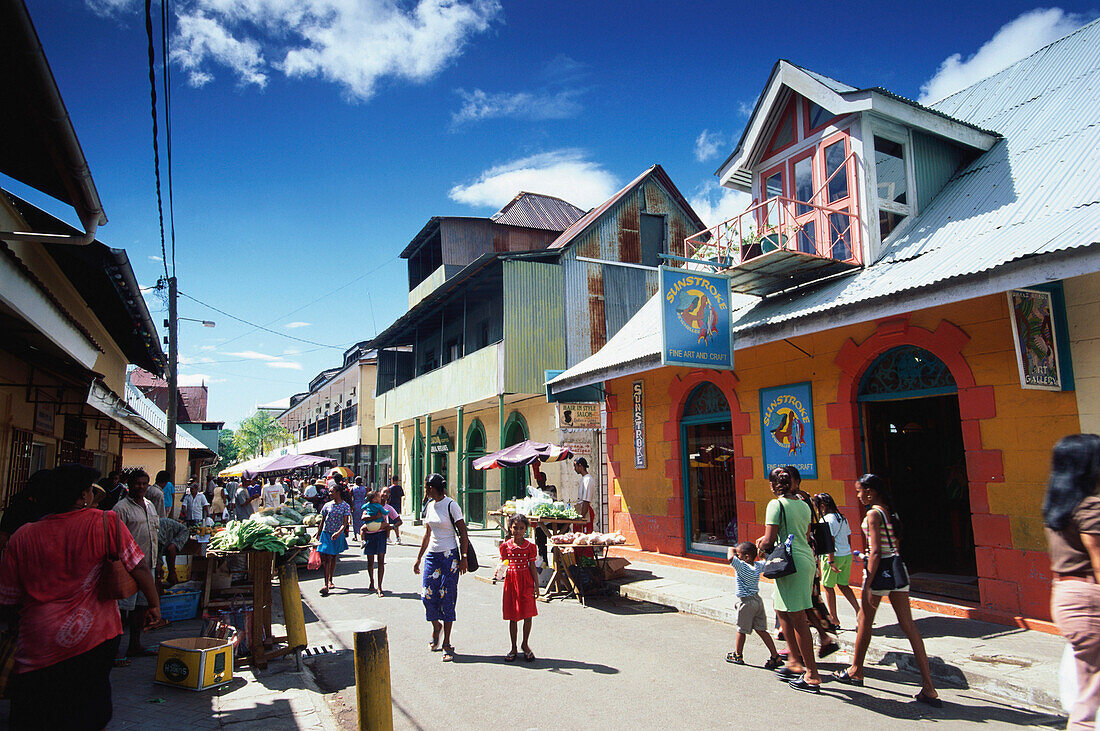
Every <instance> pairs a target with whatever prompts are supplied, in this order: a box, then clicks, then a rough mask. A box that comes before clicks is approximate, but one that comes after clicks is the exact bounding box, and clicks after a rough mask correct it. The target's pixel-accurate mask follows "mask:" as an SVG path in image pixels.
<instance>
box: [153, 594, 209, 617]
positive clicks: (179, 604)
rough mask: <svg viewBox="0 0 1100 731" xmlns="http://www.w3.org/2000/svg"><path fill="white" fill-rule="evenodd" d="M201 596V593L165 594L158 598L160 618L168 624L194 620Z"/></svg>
mask: <svg viewBox="0 0 1100 731" xmlns="http://www.w3.org/2000/svg"><path fill="white" fill-rule="evenodd" d="M201 595H202V592H201V591H182V592H180V593H179V594H165V595H164V596H162V597H161V598H160V616H161V617H163V618H164V619H167V620H168V621H169V622H179V621H180V620H184V619H194V618H195V616H196V615H198V613H199V597H200V596H201Z"/></svg>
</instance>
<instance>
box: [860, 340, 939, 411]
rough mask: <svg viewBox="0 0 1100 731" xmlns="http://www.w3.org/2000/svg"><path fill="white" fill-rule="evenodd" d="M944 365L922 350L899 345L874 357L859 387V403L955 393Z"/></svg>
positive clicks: (912, 346)
mask: <svg viewBox="0 0 1100 731" xmlns="http://www.w3.org/2000/svg"><path fill="white" fill-rule="evenodd" d="M957 392H958V387H957V386H956V385H955V378H954V376H952V375H951V371H950V370H949V369H948V368H947V366H946V365H944V362H943V361H942V360H940V359H939V358H937V357H936V356H935V355H933V354H932V353H930V352H928V351H927V350H925V349H924V348H918V347H917V346H915V345H902V346H899V347H897V348H891V349H890V350H887V351H886V352H885V353H883V354H882V355H880V356H879V357H878V358H875V361H874V362H873V363H871V365H870V367H869V368H867V372H866V373H864V374H863V379H862V380H861V381H860V384H859V400H860V401H888V400H894V399H898V398H913V397H914V396H943V395H946V394H950V393H957Z"/></svg>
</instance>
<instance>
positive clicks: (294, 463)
mask: <svg viewBox="0 0 1100 731" xmlns="http://www.w3.org/2000/svg"><path fill="white" fill-rule="evenodd" d="M335 461H336V460H334V459H331V458H329V457H318V456H317V455H315V454H284V455H283V456H281V457H275V458H274V459H272V460H271V461H270V462H268V463H267V464H262V465H257V466H256V467H253V468H252V469H247V470H245V471H244V472H243V473H242V477H247V478H250V479H251V478H253V477H256V476H257V475H273V474H278V473H284V474H285V473H287V472H291V471H293V470H296V469H299V468H301V467H312V466H313V465H317V464H325V463H327V462H335Z"/></svg>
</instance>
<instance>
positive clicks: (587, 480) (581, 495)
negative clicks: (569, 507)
mask: <svg viewBox="0 0 1100 731" xmlns="http://www.w3.org/2000/svg"><path fill="white" fill-rule="evenodd" d="M592 482H593V480H592V475H585V476H583V477H581V487H580V490H578V491H577V502H578V503H579V502H586V503H591V502H592Z"/></svg>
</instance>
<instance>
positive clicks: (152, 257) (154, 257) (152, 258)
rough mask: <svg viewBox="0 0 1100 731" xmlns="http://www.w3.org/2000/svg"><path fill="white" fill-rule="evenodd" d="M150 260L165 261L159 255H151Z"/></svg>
mask: <svg viewBox="0 0 1100 731" xmlns="http://www.w3.org/2000/svg"><path fill="white" fill-rule="evenodd" d="M149 261H156V262H161V261H164V259H161V258H160V257H159V256H150V257H149Z"/></svg>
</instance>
